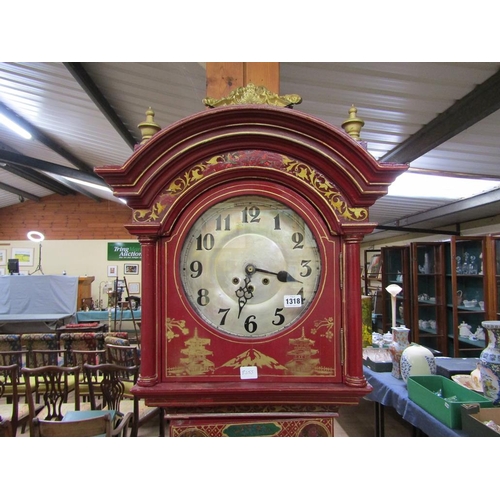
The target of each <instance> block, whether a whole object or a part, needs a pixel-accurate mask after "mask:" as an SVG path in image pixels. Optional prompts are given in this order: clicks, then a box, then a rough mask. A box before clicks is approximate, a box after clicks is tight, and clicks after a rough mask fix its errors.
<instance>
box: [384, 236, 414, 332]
mask: <svg viewBox="0 0 500 500" xmlns="http://www.w3.org/2000/svg"><path fill="white" fill-rule="evenodd" d="M393 283H394V284H397V285H399V286H400V287H401V288H402V290H401V292H400V293H399V294H398V295H397V296H396V326H403V325H404V326H407V327H410V326H411V279H410V247H409V246H395V247H383V248H382V293H381V297H382V323H383V327H384V332H390V331H391V326H392V304H391V295H390V294H389V292H387V291H386V288H387V287H388V286H389V285H391V284H393ZM410 335H411V332H410Z"/></svg>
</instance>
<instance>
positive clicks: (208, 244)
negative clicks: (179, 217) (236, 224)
mask: <svg viewBox="0 0 500 500" xmlns="http://www.w3.org/2000/svg"><path fill="white" fill-rule="evenodd" d="M214 245H215V238H214V235H213V234H212V233H207V234H205V235H204V236H203V235H202V234H200V235H199V236H198V237H197V238H196V250H212V248H213V247H214Z"/></svg>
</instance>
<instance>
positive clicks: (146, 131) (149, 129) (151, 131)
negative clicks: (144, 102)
mask: <svg viewBox="0 0 500 500" xmlns="http://www.w3.org/2000/svg"><path fill="white" fill-rule="evenodd" d="M154 116H155V112H154V111H153V110H152V109H151V107H149V108H148V110H147V111H146V121H145V122H142V123H139V125H137V128H138V129H139V130H140V131H141V134H142V141H141V144H146V142H148V141H149V139H151V137H153V135H155V134H156V132H159V131H160V130H161V127H160V126H159V125H158V124H157V123H155V121H154Z"/></svg>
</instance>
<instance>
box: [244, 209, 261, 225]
mask: <svg viewBox="0 0 500 500" xmlns="http://www.w3.org/2000/svg"><path fill="white" fill-rule="evenodd" d="M259 216H260V208H259V207H250V208H248V207H245V208H244V209H243V210H242V211H241V221H242V222H243V223H244V224H246V223H248V222H260V217H259Z"/></svg>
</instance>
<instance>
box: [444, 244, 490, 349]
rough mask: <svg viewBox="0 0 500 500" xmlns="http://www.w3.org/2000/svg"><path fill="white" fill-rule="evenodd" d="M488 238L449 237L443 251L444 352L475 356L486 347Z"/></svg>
mask: <svg viewBox="0 0 500 500" xmlns="http://www.w3.org/2000/svg"><path fill="white" fill-rule="evenodd" d="M488 242H489V239H488V237H482V236H477V237H474V236H471V237H462V236H456V237H453V238H452V239H451V241H450V243H449V245H448V251H447V252H446V275H445V280H446V302H447V304H446V317H447V318H446V319H447V326H448V350H447V355H448V356H453V357H478V356H479V355H480V353H481V351H482V350H483V349H484V348H485V347H486V345H487V342H488V339H487V332H485V331H484V330H483V328H482V326H481V323H482V322H483V321H484V320H486V319H487V311H488V310H489V300H488V298H489V295H490V294H489V293H488V280H487V275H488V273H487V271H486V269H487V267H486V264H487V262H488V259H487V246H488Z"/></svg>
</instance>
